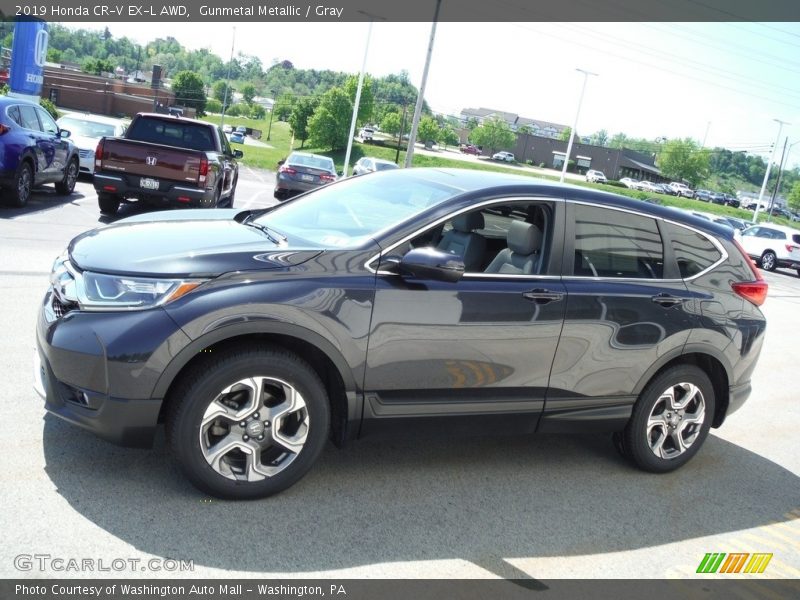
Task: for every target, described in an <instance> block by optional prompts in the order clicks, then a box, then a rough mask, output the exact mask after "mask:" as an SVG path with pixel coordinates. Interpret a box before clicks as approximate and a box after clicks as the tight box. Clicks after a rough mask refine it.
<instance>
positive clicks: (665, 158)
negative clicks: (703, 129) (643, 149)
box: [658, 138, 709, 186]
mask: <svg viewBox="0 0 800 600" xmlns="http://www.w3.org/2000/svg"><path fill="white" fill-rule="evenodd" d="M708 163H709V153H708V152H707V151H705V150H702V149H701V148H700V147H699V145H698V144H697V142H695V141H694V140H693V139H691V138H686V139H683V140H680V139H675V140H669V141H668V142H666V143H665V144H664V146H663V149H662V151H661V154H660V155H659V157H658V166H659V168H660V169H661V173H662V174H663V175H664V176H665V177H667V178H669V179H674V180H675V181H681V180H682V179H685V180H686V181H688V182H689V183H690V184H691V185H692V186H697V185H698V184H699V183H701V182H702V181H703V180H705V178H706V177H708Z"/></svg>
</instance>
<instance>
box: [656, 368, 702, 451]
mask: <svg viewBox="0 0 800 600" xmlns="http://www.w3.org/2000/svg"><path fill="white" fill-rule="evenodd" d="M705 418H706V403H705V399H704V397H703V393H702V392H701V391H700V388H699V387H698V386H696V385H694V384H693V383H687V382H684V383H678V384H675V385H672V386H670V387H668V388H667V389H666V390H664V391H663V392H662V393H661V395H660V396H659V398H658V400H657V401H656V403H655V405H654V406H653V410H651V411H650V416H649V417H648V419H647V443H648V445H649V446H650V450H651V451H652V452H653V454H655V455H656V456H657V457H659V458H663V459H668V460H669V459H673V458H677V457H678V456H681V455H682V454H683V453H684V452H686V451H687V450H688V449H689V448H691V446H692V444H693V443H694V442H695V440H696V439H697V436H698V435H699V434H700V430H701V428H702V426H703V422H704V421H705Z"/></svg>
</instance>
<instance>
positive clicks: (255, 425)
mask: <svg viewBox="0 0 800 600" xmlns="http://www.w3.org/2000/svg"><path fill="white" fill-rule="evenodd" d="M245 431H246V432H247V435H249V436H250V437H258V436H260V435H261V434H263V433H264V424H263V423H262V422H261V421H250V422H249V423H248V424H247V427H245Z"/></svg>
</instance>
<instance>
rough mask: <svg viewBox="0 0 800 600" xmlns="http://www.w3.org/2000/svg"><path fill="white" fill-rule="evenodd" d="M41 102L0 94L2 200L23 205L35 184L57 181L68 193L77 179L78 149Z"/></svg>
mask: <svg viewBox="0 0 800 600" xmlns="http://www.w3.org/2000/svg"><path fill="white" fill-rule="evenodd" d="M70 135H71V134H70V131H69V130H67V129H61V128H59V126H58V124H57V123H56V122H55V120H54V119H53V117H51V116H50V113H48V112H47V111H46V110H44V109H43V108H42V107H41V106H39V105H38V104H32V103H30V102H26V101H24V100H20V99H18V98H12V97H11V96H0V189H1V190H2V194H1V195H0V199H1V200H2V202H3V203H5V204H7V205H9V206H14V207H17V208H19V207H22V206H25V205H26V204H27V203H28V200H29V199H30V196H31V191H32V190H33V188H34V187H35V186H38V185H42V184H45V183H55V186H56V191H57V192H58V193H59V194H63V195H68V194H71V193H72V190H73V189H74V188H75V181H76V180H77V179H78V170H79V158H78V150H77V149H76V148H75V146H74V144H73V143H72V142H71V141H70V140H69V139H68V138H69V137H70Z"/></svg>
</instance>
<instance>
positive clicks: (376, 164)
mask: <svg viewBox="0 0 800 600" xmlns="http://www.w3.org/2000/svg"><path fill="white" fill-rule="evenodd" d="M397 168H398V167H397V165H396V164H395V163H393V162H392V161H390V160H384V159H382V158H374V157H372V156H364V157H362V158H359V159H358V162H356V164H355V165H353V175H364V174H366V173H374V172H375V171H387V170H389V169H397Z"/></svg>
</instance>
